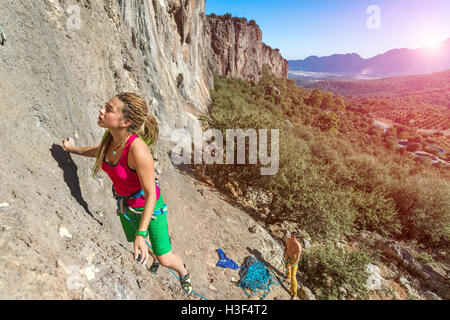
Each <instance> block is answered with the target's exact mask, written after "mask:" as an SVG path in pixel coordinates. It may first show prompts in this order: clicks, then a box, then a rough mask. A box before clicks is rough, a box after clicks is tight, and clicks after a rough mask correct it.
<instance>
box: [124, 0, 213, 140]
mask: <svg viewBox="0 0 450 320" xmlns="http://www.w3.org/2000/svg"><path fill="white" fill-rule="evenodd" d="M118 3H119V5H120V16H121V19H122V21H123V23H124V25H125V27H126V29H127V30H126V35H127V36H126V37H127V38H129V39H130V40H131V41H132V44H133V47H134V49H135V50H134V51H135V52H136V55H137V56H138V60H139V61H140V64H141V67H142V69H143V71H144V72H143V76H144V77H145V79H146V82H147V83H148V84H149V90H150V91H149V94H150V96H151V97H153V101H154V106H155V109H156V110H155V111H156V115H157V118H158V120H160V124H161V131H162V135H168V133H169V131H170V129H171V128H182V127H186V128H191V127H193V125H192V124H193V122H196V120H195V116H196V115H198V114H199V112H201V111H205V110H206V106H207V105H208V104H209V99H210V98H209V89H210V88H211V87H212V86H213V78H212V73H211V71H210V70H209V68H208V64H207V57H208V55H209V54H210V53H209V52H210V44H209V38H208V36H207V35H206V24H207V23H206V18H205V14H204V12H205V1H193V0H158V1H156V0H155V1H141V0H128V1H118ZM193 116H194V117H193Z"/></svg>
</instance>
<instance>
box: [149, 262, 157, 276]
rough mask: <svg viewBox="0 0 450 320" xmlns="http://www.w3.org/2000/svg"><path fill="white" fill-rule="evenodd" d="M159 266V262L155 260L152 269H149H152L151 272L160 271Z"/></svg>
mask: <svg viewBox="0 0 450 320" xmlns="http://www.w3.org/2000/svg"><path fill="white" fill-rule="evenodd" d="M158 268H159V262H158V261H156V260H154V261H153V263H152V265H151V267H150V269H148V270H149V271H150V273H152V274H156V271H158Z"/></svg>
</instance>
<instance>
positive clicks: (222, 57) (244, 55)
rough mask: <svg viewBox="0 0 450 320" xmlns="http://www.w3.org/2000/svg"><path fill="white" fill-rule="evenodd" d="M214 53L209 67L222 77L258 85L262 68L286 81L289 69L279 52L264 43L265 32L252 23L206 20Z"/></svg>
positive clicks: (225, 18)
mask: <svg viewBox="0 0 450 320" xmlns="http://www.w3.org/2000/svg"><path fill="white" fill-rule="evenodd" d="M207 20H208V22H209V24H208V26H207V27H208V34H209V37H210V39H211V49H212V53H211V55H210V59H209V61H210V64H211V66H212V69H213V70H215V71H216V72H217V73H218V74H219V75H227V76H230V77H233V78H243V79H252V80H256V81H258V80H259V79H260V78H261V75H262V68H263V66H264V65H268V67H269V70H271V71H272V72H273V74H274V75H276V76H277V77H279V78H283V79H287V75H288V71H289V65H288V62H287V60H285V59H283V57H282V56H281V54H280V52H279V50H277V49H272V48H271V47H269V46H267V45H266V44H264V43H263V42H262V32H261V29H259V27H258V25H257V24H256V23H254V21H253V20H252V21H251V23H247V20H246V19H245V18H230V17H228V18H227V17H224V16H213V15H210V16H207Z"/></svg>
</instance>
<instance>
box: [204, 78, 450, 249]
mask: <svg viewBox="0 0 450 320" xmlns="http://www.w3.org/2000/svg"><path fill="white" fill-rule="evenodd" d="M211 97H212V105H211V108H210V110H209V113H208V114H207V115H205V116H204V117H203V123H204V125H205V126H206V127H208V128H215V129H219V130H221V131H222V133H223V135H224V136H225V129H227V128H233V129H234V128H241V129H243V130H245V129H248V128H266V129H279V130H280V143H279V154H280V164H279V171H278V173H277V174H275V175H272V176H263V175H260V171H259V168H260V165H250V164H248V160H247V161H246V163H247V164H241V165H236V164H235V165H220V164H216V165H212V166H208V168H207V171H206V173H207V174H208V175H209V176H210V177H211V178H212V179H213V180H214V181H215V182H216V183H217V184H218V185H221V186H222V187H223V188H224V189H226V188H227V187H226V186H227V185H229V183H228V184H227V181H228V180H229V181H232V184H234V185H235V186H236V187H235V188H234V189H237V190H240V191H238V193H239V192H241V193H242V194H245V190H247V189H248V188H249V187H251V188H258V189H260V190H262V192H264V193H266V194H267V195H268V198H269V199H271V201H270V202H269V203H267V212H268V213H267V217H266V218H267V221H269V222H270V223H275V222H277V221H285V220H287V221H292V222H295V223H296V224H297V225H298V227H299V228H301V229H303V230H307V231H308V233H309V234H310V235H311V237H313V238H316V239H335V238H336V237H339V236H342V235H350V234H353V233H354V232H355V231H357V230H368V231H374V232H377V233H378V234H380V235H384V236H389V237H394V238H397V239H415V240H417V241H418V242H421V243H423V244H425V245H427V246H431V247H441V248H444V247H446V246H448V244H449V241H450V228H449V227H450V223H449V222H450V199H449V197H448V194H450V184H449V177H450V171H449V169H448V166H445V165H444V166H442V165H441V164H437V165H430V164H429V163H428V162H426V161H425V160H424V159H415V158H414V157H412V156H411V155H410V154H409V153H408V152H406V151H405V150H404V149H399V148H397V147H396V139H397V137H396V135H395V133H393V132H391V131H389V130H388V131H386V133H384V132H383V130H381V129H380V128H378V127H375V126H373V125H372V119H371V118H370V117H369V116H367V115H364V114H363V115H361V114H359V113H355V112H353V111H351V110H346V107H347V106H346V103H345V101H344V100H343V99H342V98H340V97H338V96H336V95H334V94H333V93H329V92H322V91H319V90H312V91H311V90H308V89H303V88H298V87H297V86H296V84H295V82H294V81H293V80H287V81H285V80H282V79H279V78H276V77H274V76H272V75H271V74H270V73H269V72H267V70H265V71H264V73H263V77H262V79H261V81H259V82H254V81H250V82H247V81H245V80H240V79H230V78H224V77H219V76H217V75H216V76H215V87H214V90H211ZM269 145H270V143H269ZM247 147H248V146H247ZM235 148H236V147H235Z"/></svg>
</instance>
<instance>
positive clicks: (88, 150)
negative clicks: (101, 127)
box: [63, 138, 100, 158]
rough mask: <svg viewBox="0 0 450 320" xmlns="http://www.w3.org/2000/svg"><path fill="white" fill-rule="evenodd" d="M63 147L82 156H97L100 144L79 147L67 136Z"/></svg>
mask: <svg viewBox="0 0 450 320" xmlns="http://www.w3.org/2000/svg"><path fill="white" fill-rule="evenodd" d="M63 147H64V149H65V150H66V151H68V152H70V153H75V154H78V155H80V156H85V157H93V158H95V156H96V155H97V151H98V148H99V147H100V146H86V147H77V146H74V145H73V144H72V143H71V141H70V140H69V138H67V139H66V140H63Z"/></svg>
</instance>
